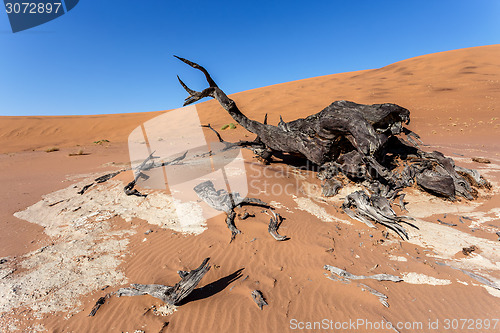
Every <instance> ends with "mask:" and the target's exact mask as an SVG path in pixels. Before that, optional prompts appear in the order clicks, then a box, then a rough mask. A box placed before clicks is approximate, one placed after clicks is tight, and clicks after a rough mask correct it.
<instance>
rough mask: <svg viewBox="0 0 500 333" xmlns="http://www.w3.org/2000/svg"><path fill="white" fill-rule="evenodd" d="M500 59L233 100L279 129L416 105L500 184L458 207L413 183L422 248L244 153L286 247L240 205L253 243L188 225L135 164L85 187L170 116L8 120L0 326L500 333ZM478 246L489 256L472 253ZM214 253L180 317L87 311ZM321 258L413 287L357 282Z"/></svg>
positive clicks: (486, 51)
mask: <svg viewBox="0 0 500 333" xmlns="http://www.w3.org/2000/svg"><path fill="white" fill-rule="evenodd" d="M499 59H500V45H492V46H484V47H477V48H471V49H463V50H455V51H449V52H444V53H438V54H431V55H426V56H421V57H417V58H412V59H408V60H405V61H401V62H398V63H395V64H392V65H389V66H386V67H383V68H380V69H374V70H366V71H359V72H351V73H343V74H335V75H328V76H323V77H317V78H311V79H306V80H300V81H295V82H289V83H284V84H280V85H275V86H270V87H264V88H259V89H255V90H251V91H246V92H242V93H238V94H234V95H232V96H231V97H232V98H233V99H234V100H235V101H236V102H237V104H238V105H239V107H240V109H241V110H242V112H244V113H245V114H246V115H247V116H249V117H250V118H253V119H257V120H260V121H262V120H263V118H264V115H265V114H266V113H267V114H268V117H269V123H272V124H276V123H277V122H278V121H279V116H280V115H282V117H283V119H284V120H285V121H290V120H293V119H296V118H299V117H305V116H307V115H310V114H313V113H316V112H318V111H320V110H321V109H323V108H324V107H325V106H327V105H329V104H330V103H331V102H333V101H335V100H341V99H345V100H351V101H354V102H357V103H365V104H373V103H385V102H390V103H396V104H399V105H401V106H404V107H406V108H407V109H409V110H410V111H411V124H410V129H412V130H413V131H415V132H416V133H418V134H419V135H420V136H421V137H422V140H423V141H424V143H425V144H428V145H429V146H428V147H426V148H425V149H428V150H438V151H441V152H443V153H444V154H446V155H447V156H449V157H452V158H453V159H454V160H455V162H456V163H457V164H458V165H460V166H463V167H467V168H472V169H477V170H478V171H479V172H480V173H481V174H482V175H483V176H484V177H485V178H486V179H487V180H488V181H489V182H490V183H491V184H492V185H493V186H492V189H491V190H481V191H480V194H479V198H478V199H477V200H474V201H467V200H464V199H462V200H459V201H457V202H449V201H446V200H442V199H439V198H436V197H433V196H430V195H428V194H426V193H424V192H422V191H419V190H418V189H416V188H409V189H406V190H405V191H404V192H405V193H407V195H406V201H407V202H408V204H407V208H408V210H409V212H406V213H405V214H407V215H410V216H412V217H414V218H415V219H416V222H415V224H416V225H417V226H418V227H419V228H420V230H415V229H411V228H408V231H409V233H410V240H409V241H402V240H401V239H399V238H398V237H397V235H395V234H394V233H392V232H390V233H389V235H388V236H387V234H386V231H387V230H386V229H385V228H383V227H382V226H380V225H377V229H370V228H368V227H367V226H366V225H364V224H362V223H361V222H358V221H354V220H351V219H350V218H349V217H348V216H347V215H346V214H344V213H342V211H341V209H340V205H341V203H342V201H343V198H344V197H345V196H346V195H347V194H349V193H350V192H352V191H353V190H354V189H355V188H356V187H355V185H354V184H350V185H348V186H346V187H345V188H344V189H342V191H341V192H340V193H339V194H338V195H337V196H335V197H333V198H324V197H322V196H321V194H320V193H321V187H320V181H319V180H318V179H317V178H316V177H315V173H314V172H312V171H305V170H301V169H299V168H296V167H292V166H286V165H282V164H274V165H270V166H264V165H262V164H261V163H260V162H259V161H258V160H256V159H255V158H254V157H253V156H252V153H251V152H250V151H247V150H243V161H244V163H245V169H246V175H247V179H248V182H249V184H250V185H249V193H248V195H249V196H253V197H258V198H260V199H262V200H264V201H266V202H270V203H272V205H273V206H274V207H275V208H276V211H277V212H279V213H280V214H281V215H282V216H283V217H284V218H285V220H284V222H283V223H282V225H281V227H280V229H279V232H280V234H282V235H287V236H288V237H289V238H290V239H289V240H287V241H284V242H277V241H275V240H274V239H273V238H271V236H270V235H269V234H268V232H267V225H268V222H269V215H267V214H266V213H265V212H263V209H262V208H258V207H246V208H241V209H240V210H238V212H239V213H244V212H248V213H251V214H254V215H255V217H251V218H248V219H246V220H239V219H238V218H237V219H236V224H237V226H238V228H239V229H240V230H241V231H242V234H240V235H238V236H237V237H236V239H235V240H234V241H233V242H232V243H230V244H229V240H230V232H229V230H228V229H227V227H226V224H225V221H224V220H225V216H224V215H218V216H215V217H212V218H210V219H208V220H204V219H203V218H198V219H197V220H196V221H195V222H193V225H192V226H191V227H190V229H189V230H187V229H183V228H181V227H179V224H178V223H177V222H176V215H175V209H174V208H173V206H174V203H173V200H172V197H171V195H170V193H169V192H168V191H160V190H147V189H144V190H143V191H144V192H145V193H149V195H148V197H147V198H138V197H127V196H125V194H124V193H123V190H122V189H123V186H124V185H125V184H126V183H128V182H129V181H130V180H132V178H133V175H132V172H131V171H128V172H125V173H122V174H120V175H118V176H117V177H115V178H113V179H112V180H110V181H108V182H106V183H103V184H99V185H97V186H94V187H92V188H91V189H89V191H88V192H86V193H85V194H84V195H78V194H77V193H76V192H77V191H78V190H79V189H81V188H82V186H84V185H85V184H88V183H90V182H92V180H93V179H94V178H96V177H98V176H101V175H103V174H106V173H108V172H111V171H116V170H119V169H122V168H126V167H128V166H129V164H130V158H129V151H128V145H127V139H128V136H129V134H130V133H131V132H132V131H133V130H134V129H135V128H136V127H137V126H140V125H141V124H142V123H144V122H146V121H148V120H150V119H152V118H155V117H157V116H160V115H161V114H163V112H150V113H136V114H120V115H98V116H67V117H0V168H1V170H2V172H1V174H0V182H1V184H2V191H1V193H0V230H1V231H2V232H1V233H0V331H1V332H11V331H12V332H17V331H20V332H45V331H48V332H198V331H206V332H276V331H300V330H301V329H304V330H306V329H309V330H307V331H360V332H373V331H377V332H378V331H382V332H395V331H399V332H498V331H500V317H499V313H500V241H499V236H497V235H496V234H495V233H496V232H497V231H500V193H499V192H500V103H499V102H500V81H499V80H500V60H499ZM193 60H199V61H200V62H202V60H200V59H193ZM207 67H208V69H209V70H210V68H209V66H208V65H207ZM173 79H175V78H173ZM219 84H220V86H221V87H224V84H223V82H219ZM181 102H182V101H179V104H181ZM197 109H198V113H199V117H200V120H201V122H202V123H203V124H206V123H210V124H211V125H212V126H213V127H214V128H217V129H220V128H221V127H222V126H223V125H225V124H227V123H230V122H233V120H232V119H231V118H230V116H229V115H227V114H226V113H225V111H224V110H222V108H220V106H219V105H218V104H217V103H216V102H215V101H207V102H204V103H201V104H198V105H197ZM220 132H221V134H222V135H223V137H224V139H226V140H228V141H236V140H239V139H246V140H249V139H253V138H254V136H253V135H252V134H251V133H248V132H246V131H245V130H244V129H243V128H242V127H241V126H237V128H236V129H227V130H225V131H220ZM204 133H205V137H206V138H207V140H209V141H210V140H211V141H214V140H215V139H216V138H215V136H214V134H213V133H212V132H210V131H209V130H206V129H204ZM99 140H107V141H109V142H106V141H99ZM96 142H97V143H96ZM52 148H57V149H52ZM50 150H54V151H52V152H47V151H50ZM70 154H75V156H69V155H70ZM475 157H481V158H486V159H488V160H489V161H490V163H477V162H474V161H472V158H475ZM186 209H187V210H189V211H195V208H189V207H187V208H186ZM395 209H396V210H397V209H398V208H397V207H395ZM397 211H398V210H397ZM398 212H399V211H398ZM437 219H440V220H441V221H443V222H446V223H448V224H456V226H450V225H447V224H441V223H439V222H438V221H437ZM472 245H474V246H476V248H477V249H476V250H475V251H473V252H472V253H471V254H469V255H465V254H463V253H462V249H463V248H464V247H469V246H472ZM206 257H210V258H211V264H212V268H211V270H210V271H209V272H208V273H207V274H206V276H205V277H204V278H203V280H202V281H201V283H200V285H199V286H198V289H196V290H195V291H194V292H193V293H192V294H191V295H190V296H189V297H188V299H187V300H186V301H185V302H184V304H182V305H181V306H179V307H177V308H175V309H173V310H172V309H170V310H172V311H173V313H171V314H166V313H165V311H164V308H163V307H162V305H163V304H162V303H161V302H160V301H159V300H157V299H155V298H153V297H151V296H147V295H146V296H135V297H120V298H118V297H115V296H111V297H110V298H108V299H107V300H106V302H105V303H104V304H103V305H102V306H101V308H100V309H99V310H98V312H97V314H96V315H95V316H94V317H89V316H88V314H89V313H90V311H91V309H92V308H93V306H94V304H95V302H96V301H97V299H99V297H102V296H105V295H106V294H108V293H113V292H116V291H117V290H118V289H119V288H121V287H127V286H129V285H130V283H143V284H165V285H173V284H175V283H176V282H177V281H178V280H179V277H178V275H177V271H178V270H190V269H194V268H196V267H197V266H198V265H199V264H200V263H201V261H202V260H203V259H204V258H206ZM324 265H332V266H336V267H339V268H342V269H345V270H347V271H348V272H350V273H353V274H356V275H373V274H379V273H385V274H391V275H396V276H399V277H401V278H402V279H403V281H402V282H398V283H395V282H391V281H383V282H379V281H375V280H370V279H367V280H358V281H352V282H350V283H348V282H346V281H341V280H339V279H335V277H334V276H332V274H331V273H330V272H328V271H327V270H325V269H324V268H323V267H324ZM255 289H258V290H260V291H262V293H263V294H264V296H265V298H266V300H267V302H268V303H269V305H268V306H264V308H263V309H262V310H260V309H259V308H258V307H257V306H256V304H255V303H254V302H253V300H252V298H251V297H250V293H251V292H252V290H255ZM373 291H375V292H373ZM377 293H378V294H377ZM380 294H383V295H385V298H384V297H382V296H380ZM377 295H378V296H377ZM383 303H386V305H388V307H387V306H384V304H383ZM318 322H319V323H318ZM315 323H316V324H315ZM389 323H392V324H393V325H394V326H396V327H397V329H396V330H395V329H391V328H389V326H390V324H389ZM308 325H309V326H308Z"/></svg>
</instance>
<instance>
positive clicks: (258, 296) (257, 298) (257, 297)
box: [251, 290, 268, 310]
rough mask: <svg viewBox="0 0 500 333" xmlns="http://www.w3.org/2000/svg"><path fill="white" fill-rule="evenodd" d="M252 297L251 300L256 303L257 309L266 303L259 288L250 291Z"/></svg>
mask: <svg viewBox="0 0 500 333" xmlns="http://www.w3.org/2000/svg"><path fill="white" fill-rule="evenodd" d="M251 296H252V299H253V301H254V302H255V303H256V304H257V306H258V307H259V309H261V310H262V307H263V306H264V305H268V304H267V302H266V300H265V298H264V295H262V292H261V291H260V290H254V291H252V294H251Z"/></svg>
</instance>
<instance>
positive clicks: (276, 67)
mask: <svg viewBox="0 0 500 333" xmlns="http://www.w3.org/2000/svg"><path fill="white" fill-rule="evenodd" d="M1 9H2V10H0V115H66V114H102V113H121V112H143V111H156V110H167V109H172V108H177V107H180V106H181V105H182V102H183V100H184V98H185V97H186V93H185V92H184V90H183V89H182V88H181V87H180V85H179V84H178V82H177V78H176V75H177V74H179V75H180V76H181V77H182V78H183V79H184V80H185V82H186V83H188V84H189V85H190V86H192V88H195V89H202V88H204V87H205V86H206V83H205V82H204V80H203V76H202V75H201V73H199V72H197V71H194V70H191V69H190V68H188V67H187V66H186V65H184V64H182V63H180V62H179V61H178V60H177V59H175V58H173V57H172V55H173V54H176V55H179V56H182V57H185V58H188V59H191V60H193V61H196V62H199V63H200V64H201V65H203V66H205V67H206V68H207V69H208V70H209V71H210V72H211V73H212V75H213V77H214V79H215V80H216V82H217V83H218V84H219V86H220V87H221V88H223V89H224V90H225V91H226V93H228V94H229V93H235V92H239V91H244V90H248V89H252V88H258V87H262V86H267V85H271V84H276V83H282V82H287V81H292V80H299V79H304V78H308V77H314V76H320V75H327V74H333V73H340V72H346V71H354V70H362V69H370V68H378V67H383V66H385V65H388V64H390V63H393V62H396V61H400V60H403V59H407V58H411V57H415V56H419V55H423V54H428V53H434V52H441V51H446V50H452V49H458V48H466V47H473V46H481V45H490V44H499V43H500V0H397V1H393V0H380V1H374V0H363V1H354V0H353V1H346V0H342V1H338V0H330V1H314V0H313V1H303V0H302V1H294V0H287V1H272V0H266V1H244V2H243V1H235V0H233V1H194V0H193V1H173V0H141V1H125V0H80V3H79V4H78V5H77V6H76V7H75V8H74V9H73V10H71V11H70V12H68V13H67V14H65V15H63V16H61V17H60V18H58V19H55V20H53V21H51V22H48V23H46V24H44V25H41V26H39V27H35V28H33V29H29V30H26V31H22V32H18V33H15V34H14V33H12V32H11V30H10V25H9V22H8V18H7V15H6V13H5V11H4V10H3V6H2V7H1ZM499 56H500V55H499Z"/></svg>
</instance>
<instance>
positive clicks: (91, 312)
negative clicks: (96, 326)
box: [89, 294, 111, 317]
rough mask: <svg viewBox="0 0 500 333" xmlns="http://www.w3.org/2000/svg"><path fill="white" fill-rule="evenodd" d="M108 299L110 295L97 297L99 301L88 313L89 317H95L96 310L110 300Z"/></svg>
mask: <svg viewBox="0 0 500 333" xmlns="http://www.w3.org/2000/svg"><path fill="white" fill-rule="evenodd" d="M110 297H111V294H106V295H105V296H103V297H99V299H98V300H97V302H96V303H95V305H94V307H93V308H92V311H90V313H89V317H93V316H95V314H96V313H97V310H99V308H100V307H101V305H103V304H104V303H105V302H106V300H107V299H108V298H110Z"/></svg>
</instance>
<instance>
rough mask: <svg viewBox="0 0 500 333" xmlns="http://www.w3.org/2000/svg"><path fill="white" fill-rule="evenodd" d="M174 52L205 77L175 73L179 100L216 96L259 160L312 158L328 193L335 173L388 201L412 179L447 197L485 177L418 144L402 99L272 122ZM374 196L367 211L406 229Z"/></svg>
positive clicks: (463, 193)
mask: <svg viewBox="0 0 500 333" xmlns="http://www.w3.org/2000/svg"><path fill="white" fill-rule="evenodd" d="M176 57H177V56H176ZM177 58H178V59H180V60H181V61H183V62H184V63H186V64H187V65H189V66H191V67H193V68H195V69H198V70H200V71H201V72H202V73H203V74H204V75H205V77H206V79H207V82H208V84H209V87H208V88H206V89H204V90H203V91H201V92H198V91H194V90H192V89H190V88H188V87H187V86H186V84H184V82H183V81H182V80H181V79H180V78H179V77H178V79H179V82H180V84H181V85H182V86H183V87H184V89H185V90H186V91H187V92H188V94H189V97H187V98H186V100H185V103H184V105H189V104H191V103H194V102H197V101H199V100H201V99H203V98H205V97H211V98H214V99H216V100H217V101H218V102H219V104H220V105H221V106H222V108H223V109H224V110H226V111H227V112H228V113H229V115H230V116H231V117H232V118H233V119H234V120H235V121H236V122H238V124H240V125H241V126H242V127H244V128H245V129H246V130H248V131H249V132H252V133H254V134H256V136H257V137H256V139H255V140H254V141H251V142H247V144H246V145H245V146H247V147H251V149H252V150H253V151H254V152H255V153H256V154H257V155H258V156H259V157H261V158H262V159H263V160H264V161H266V162H269V161H271V160H272V158H273V156H277V157H278V156H283V155H290V156H298V157H301V158H306V159H307V160H309V161H310V162H312V163H313V164H314V165H316V166H317V167H318V168H319V170H320V172H319V173H318V176H320V177H322V179H323V180H324V183H323V194H324V195H325V196H332V195H335V194H336V193H337V191H338V189H339V188H340V187H342V182H341V180H340V179H338V178H336V177H338V176H339V175H340V174H343V175H344V176H345V177H347V178H348V179H350V180H351V181H354V182H357V183H360V184H363V185H365V187H366V189H367V190H368V191H369V192H371V193H372V194H375V195H377V196H378V197H383V198H385V199H387V200H388V201H389V206H388V207H389V208H390V203H391V202H392V201H393V200H394V199H395V198H396V197H398V196H401V193H400V191H402V190H403V189H404V188H405V187H409V186H414V185H417V186H419V187H420V188H421V189H423V190H425V191H428V192H429V193H432V194H434V195H438V196H442V197H444V198H446V199H449V200H455V199H456V198H457V197H464V198H466V199H468V200H471V199H474V197H476V196H477V191H476V190H475V189H474V186H476V187H480V186H485V187H486V185H485V184H487V182H486V181H485V180H484V179H483V178H482V177H481V176H480V175H479V174H478V173H477V171H474V170H468V169H465V168H460V167H456V166H455V163H454V162H453V160H452V159H450V158H447V157H445V156H444V155H443V154H441V153H439V152H431V153H429V152H425V151H423V150H421V149H420V148H419V146H418V143H417V141H419V136H418V135H417V134H415V133H413V132H412V131H411V130H409V129H408V128H406V127H404V126H405V125H407V124H409V122H410V111H409V110H407V109H405V108H403V107H401V106H399V105H396V104H391V103H384V104H373V105H363V104H357V103H354V102H349V101H343V100H342V101H336V102H333V103H332V104H330V105H329V106H327V107H326V108H324V109H323V110H322V111H320V112H318V113H316V114H313V115H310V116H308V117H306V118H301V119H297V120H293V121H290V122H285V121H283V119H282V118H281V116H280V122H279V123H278V124H277V125H276V126H274V125H270V124H267V121H264V123H261V122H258V121H256V120H252V119H250V118H248V117H247V116H245V115H244V114H243V113H242V112H241V111H240V109H239V108H238V106H237V105H236V103H235V102H234V101H233V100H232V99H230V98H229V97H228V96H227V95H226V94H225V93H224V92H223V91H222V89H220V88H219V87H218V86H217V84H216V83H215V81H214V80H213V79H212V78H211V76H210V74H209V73H208V71H207V70H206V69H205V68H203V67H202V66H200V65H198V64H196V63H194V62H191V61H189V60H187V59H184V58H180V57H177ZM266 118H267V117H266ZM219 139H220V140H221V138H220V136H219ZM401 200H402V199H401ZM354 201H355V200H354ZM377 202H380V200H378V201H377ZM374 203H375V201H374V200H369V201H367V202H365V203H364V204H366V205H369V206H370V207H371V208H370V210H372V212H374V213H376V214H374V215H373V214H372V215H373V216H372V217H374V221H376V222H379V223H382V224H385V225H386V226H389V227H392V229H395V230H397V231H396V232H398V234H399V235H400V236H401V237H403V236H404V237H407V235H406V232H404V229H403V228H402V227H401V226H400V225H399V223H394V222H401V221H400V219H399V218H398V217H395V216H394V215H395V214H393V212H392V209H391V210H388V209H387V205H385V204H384V205H383V206H374V205H373V204H374ZM403 203H404V202H403ZM403 207H404V205H403ZM358 209H359V207H358ZM359 216H360V214H358V219H360V217H359ZM365 220H366V219H365ZM365 223H366V221H365ZM398 226H399V227H398Z"/></svg>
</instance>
